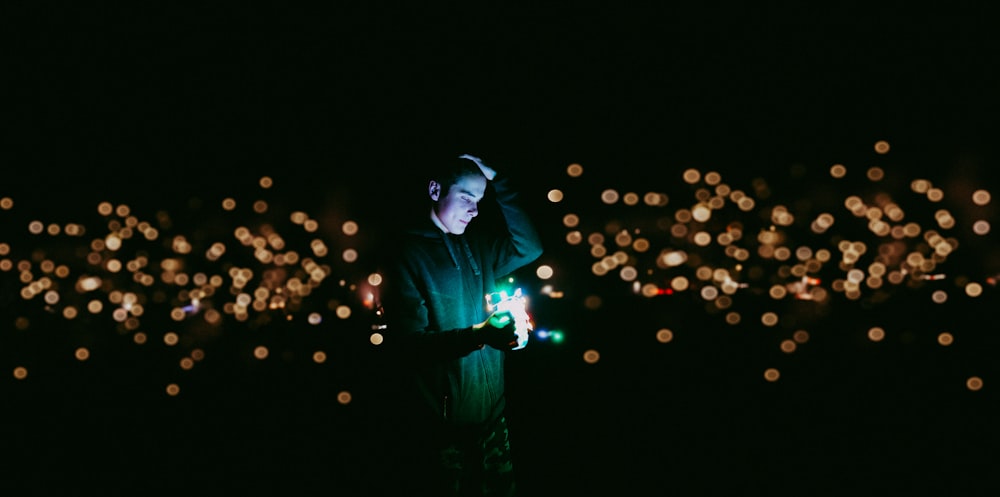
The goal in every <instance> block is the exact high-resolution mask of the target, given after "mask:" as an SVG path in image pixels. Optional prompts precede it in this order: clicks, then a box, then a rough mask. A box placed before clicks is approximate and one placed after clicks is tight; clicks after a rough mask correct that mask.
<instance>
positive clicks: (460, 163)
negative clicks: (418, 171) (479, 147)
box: [430, 157, 484, 196]
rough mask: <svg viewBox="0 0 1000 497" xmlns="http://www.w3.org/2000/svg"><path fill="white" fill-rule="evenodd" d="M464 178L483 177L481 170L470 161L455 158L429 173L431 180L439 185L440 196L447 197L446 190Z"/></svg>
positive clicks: (439, 164) (441, 163)
mask: <svg viewBox="0 0 1000 497" xmlns="http://www.w3.org/2000/svg"><path fill="white" fill-rule="evenodd" d="M466 176H484V175H483V170H482V169H479V166H478V165H477V164H476V163H475V162H474V161H473V160H472V159H465V158H462V157H456V158H454V159H452V160H448V161H442V162H440V163H438V164H437V167H435V168H434V169H433V170H432V171H431V178H430V179H432V180H434V181H437V182H438V184H439V185H441V195H442V196H445V195H448V190H449V189H451V187H452V186H453V185H455V184H456V183H458V181H459V180H460V179H462V178H464V177H466Z"/></svg>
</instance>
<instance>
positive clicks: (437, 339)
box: [382, 254, 481, 361]
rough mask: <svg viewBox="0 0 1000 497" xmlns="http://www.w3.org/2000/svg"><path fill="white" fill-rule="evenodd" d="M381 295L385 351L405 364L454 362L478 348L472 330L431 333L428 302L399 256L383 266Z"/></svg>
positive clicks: (462, 329)
mask: <svg viewBox="0 0 1000 497" xmlns="http://www.w3.org/2000/svg"><path fill="white" fill-rule="evenodd" d="M384 272H385V285H384V287H383V289H384V292H385V293H384V294H383V295H382V302H383V308H384V309H385V313H386V314H385V322H386V325H387V328H388V331H389V334H388V335H387V337H386V342H385V345H386V348H387V349H389V351H390V352H398V353H399V354H401V357H399V359H402V360H404V361H409V360H418V359H417V358H420V360H423V359H430V360H437V359H456V358H459V357H462V356H465V355H467V354H468V353H469V352H472V351H473V350H475V349H477V348H479V347H481V342H480V341H479V339H478V335H477V334H476V333H475V332H474V331H473V330H472V328H471V327H468V328H461V329H454V330H431V329H430V319H429V317H428V313H427V308H428V306H427V302H425V301H424V297H423V295H422V294H421V292H420V288H419V287H418V281H417V278H416V276H415V273H414V272H413V270H412V268H410V267H409V266H408V265H407V263H406V259H405V258H403V257H400V256H398V254H397V257H394V258H392V259H391V261H390V262H389V263H388V264H387V265H386V266H385V271H384Z"/></svg>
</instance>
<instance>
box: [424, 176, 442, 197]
mask: <svg viewBox="0 0 1000 497" xmlns="http://www.w3.org/2000/svg"><path fill="white" fill-rule="evenodd" d="M427 193H428V195H430V197H431V200H433V201H435V202H437V201H438V199H439V198H441V184H440V183H438V182H437V181H434V180H431V181H430V183H428V184H427Z"/></svg>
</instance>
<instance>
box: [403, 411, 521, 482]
mask: <svg viewBox="0 0 1000 497" xmlns="http://www.w3.org/2000/svg"><path fill="white" fill-rule="evenodd" d="M414 440H415V445H413V446H411V447H410V449H412V450H413V452H411V453H410V454H409V455H408V456H409V457H408V458H407V460H408V462H407V463H406V464H407V466H408V467H407V468H404V470H403V471H402V472H401V474H402V475H405V476H404V478H403V479H402V480H401V481H399V482H397V483H396V485H395V486H398V487H401V488H402V489H405V491H406V495H412V496H425V495H426V496H434V497H471V496H477V497H481V496H490V497H493V496H497V497H500V496H502V497H512V496H513V495H515V484H514V472H513V469H514V467H513V464H512V462H511V453H510V439H509V437H508V431H507V420H506V418H504V417H500V418H499V419H497V420H495V421H493V422H491V423H488V424H486V425H477V426H474V427H460V428H459V427H454V426H444V425H438V426H434V427H426V431H423V432H422V433H421V435H420V436H418V437H416V438H415V439H414ZM386 477H387V478H393V476H392V475H386Z"/></svg>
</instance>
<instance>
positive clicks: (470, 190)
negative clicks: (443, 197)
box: [448, 175, 486, 198]
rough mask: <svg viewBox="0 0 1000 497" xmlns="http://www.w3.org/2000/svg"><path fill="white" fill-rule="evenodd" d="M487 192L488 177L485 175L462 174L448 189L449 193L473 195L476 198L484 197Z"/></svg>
mask: <svg viewBox="0 0 1000 497" xmlns="http://www.w3.org/2000/svg"><path fill="white" fill-rule="evenodd" d="M485 193H486V177H484V176H474V175H465V176H462V177H460V178H458V181H455V184H454V185H452V186H451V188H449V189H448V195H453V194H454V195H472V196H474V197H476V198H482V196H483V195H484V194H485Z"/></svg>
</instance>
